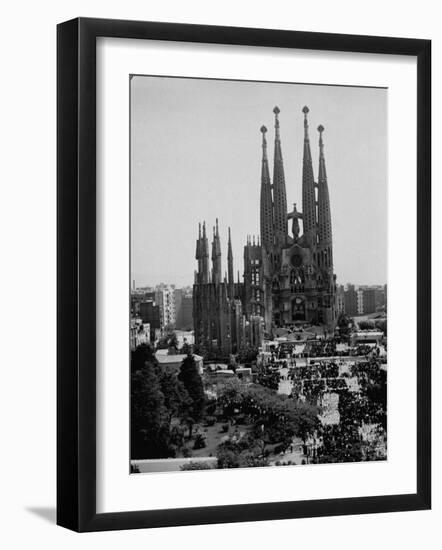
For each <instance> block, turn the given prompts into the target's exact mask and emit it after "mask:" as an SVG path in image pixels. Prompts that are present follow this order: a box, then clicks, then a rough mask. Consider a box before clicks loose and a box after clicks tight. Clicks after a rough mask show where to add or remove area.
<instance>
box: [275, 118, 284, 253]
mask: <svg viewBox="0 0 442 550" xmlns="http://www.w3.org/2000/svg"><path fill="white" fill-rule="evenodd" d="M273 112H274V113H275V155H274V159H273V223H274V228H275V229H274V231H275V244H276V246H278V247H281V246H284V245H285V244H286V242H287V196H286V190H285V176H284V163H283V160H282V151H281V137H280V133H279V118H278V115H279V113H280V110H279V108H278V107H275V108H274V109H273Z"/></svg>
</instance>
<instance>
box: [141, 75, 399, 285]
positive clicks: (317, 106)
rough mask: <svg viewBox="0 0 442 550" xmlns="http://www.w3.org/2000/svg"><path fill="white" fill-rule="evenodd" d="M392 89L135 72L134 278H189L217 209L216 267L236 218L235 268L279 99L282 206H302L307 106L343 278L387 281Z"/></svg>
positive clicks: (249, 227) (255, 223)
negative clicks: (202, 233)
mask: <svg viewBox="0 0 442 550" xmlns="http://www.w3.org/2000/svg"><path fill="white" fill-rule="evenodd" d="M387 96H388V90H386V89H376V88H360V87H343V86H328V85H327V86H323V85H311V84H292V83H267V82H247V81H226V80H206V79H190V78H171V77H158V76H133V77H132V79H131V107H130V108H131V124H130V132H131V275H132V276H131V279H132V280H135V284H136V286H144V285H152V286H153V285H156V284H159V283H160V282H165V283H169V284H175V285H177V286H185V285H191V284H193V273H194V270H195V267H196V260H195V245H196V238H197V235H198V222H202V221H204V220H205V221H206V225H207V226H208V230H209V237H211V234H212V226H213V225H214V224H215V219H216V218H218V219H219V229H220V236H221V246H222V253H223V256H222V266H223V272H224V270H225V269H226V268H227V266H226V263H227V262H226V256H227V231H228V227H229V226H230V227H231V232H232V244H233V256H234V269H235V273H236V271H237V270H239V271H240V274H241V276H242V273H243V247H244V244H245V242H246V237H247V235H259V200H260V183H261V181H260V180H261V152H262V149H261V140H262V135H261V132H260V130H259V129H260V127H261V126H262V125H263V124H264V125H265V126H266V127H267V128H268V133H267V142H268V151H269V161H270V169H271V175H272V165H273V140H274V115H273V112H272V111H273V108H274V106H275V105H277V106H278V107H279V109H280V111H281V112H280V115H279V120H280V128H281V144H282V154H283V158H284V169H285V181H286V189H287V204H288V210H291V209H292V207H293V203H294V202H296V203H297V208H298V211H301V209H302V200H301V196H302V155H303V134H304V129H303V113H302V108H303V106H304V105H307V106H308V107H309V109H310V113H309V132H310V142H311V148H312V156H313V167H314V173H315V178H317V166H318V132H317V127H318V125H319V124H322V125H323V126H324V127H325V131H324V134H323V139H324V153H325V159H326V166H327V176H328V186H329V192H330V204H331V215H332V230H333V253H334V270H335V273H336V275H337V281H338V284H345V283H347V282H351V283H354V284H384V283H386V282H387V176H388V175H387V153H388V150H387V146H388V144H387ZM210 244H211V241H210V240H209V247H210Z"/></svg>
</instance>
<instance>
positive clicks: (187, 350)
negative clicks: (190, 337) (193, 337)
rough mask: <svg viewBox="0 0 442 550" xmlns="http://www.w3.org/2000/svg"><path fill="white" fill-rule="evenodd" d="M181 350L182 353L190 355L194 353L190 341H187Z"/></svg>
mask: <svg viewBox="0 0 442 550" xmlns="http://www.w3.org/2000/svg"><path fill="white" fill-rule="evenodd" d="M180 351H181V353H182V354H185V355H190V354H191V353H192V346H191V345H190V344H189V342H187V341H185V342H184V344H183V347H182V348H181V350H180Z"/></svg>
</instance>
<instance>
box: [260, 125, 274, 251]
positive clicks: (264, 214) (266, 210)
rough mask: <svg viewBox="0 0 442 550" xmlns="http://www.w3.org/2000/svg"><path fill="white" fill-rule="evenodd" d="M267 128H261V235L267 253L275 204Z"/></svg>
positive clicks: (271, 237) (271, 243)
mask: <svg viewBox="0 0 442 550" xmlns="http://www.w3.org/2000/svg"><path fill="white" fill-rule="evenodd" d="M266 132H267V128H266V127H265V126H261V133H262V166H261V210H260V229H261V231H260V233H261V244H262V246H263V248H264V249H265V250H266V251H270V250H271V248H272V247H273V240H274V236H273V203H272V186H271V182H270V173H269V161H268V158H267V140H266Z"/></svg>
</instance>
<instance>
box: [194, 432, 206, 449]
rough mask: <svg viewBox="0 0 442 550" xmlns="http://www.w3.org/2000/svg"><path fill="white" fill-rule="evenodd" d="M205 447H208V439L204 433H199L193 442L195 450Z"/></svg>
mask: <svg viewBox="0 0 442 550" xmlns="http://www.w3.org/2000/svg"><path fill="white" fill-rule="evenodd" d="M204 447H206V439H205V437H204V436H203V434H198V435H197V436H196V437H195V442H194V444H193V448H194V449H195V450H197V449H204Z"/></svg>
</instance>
